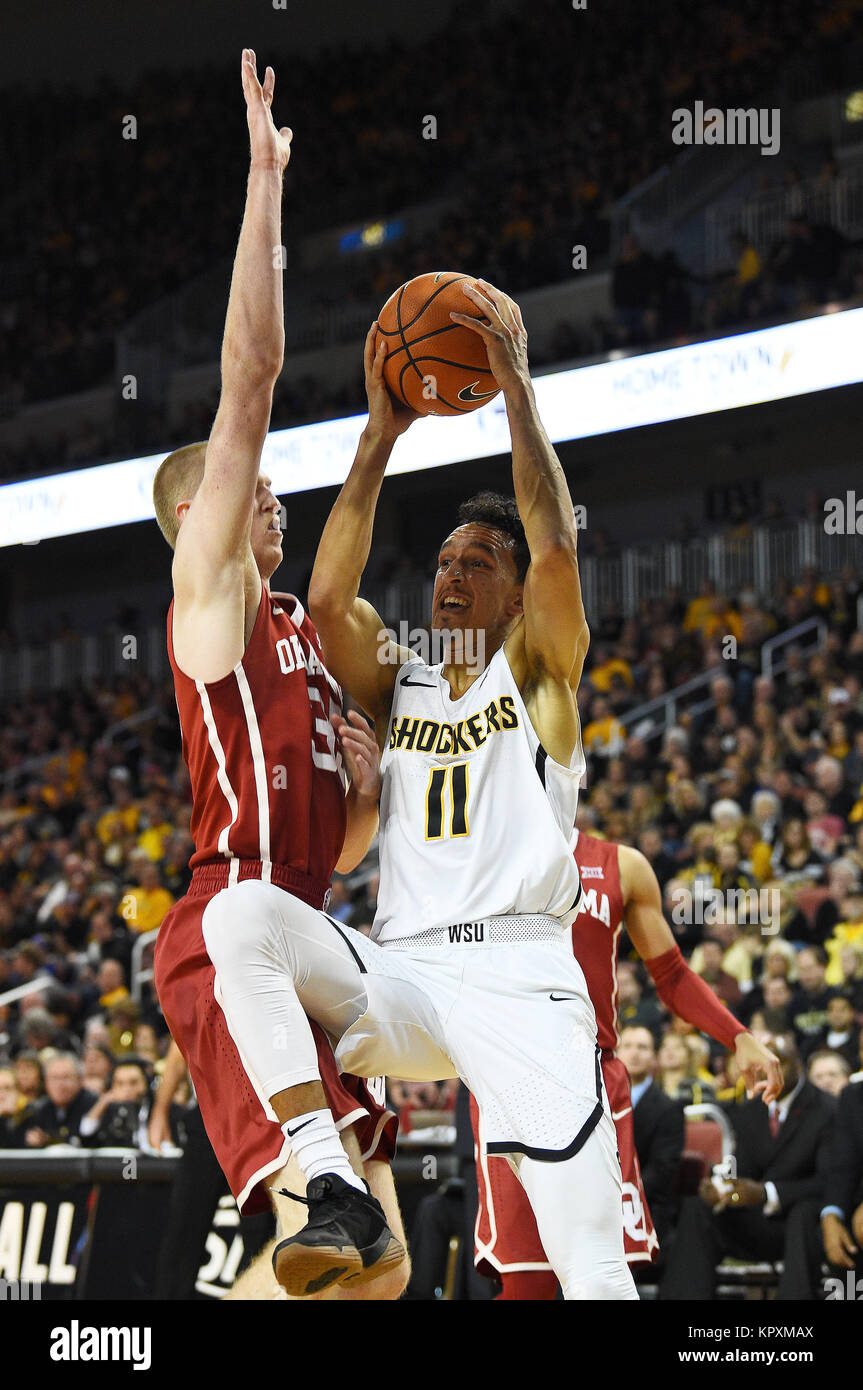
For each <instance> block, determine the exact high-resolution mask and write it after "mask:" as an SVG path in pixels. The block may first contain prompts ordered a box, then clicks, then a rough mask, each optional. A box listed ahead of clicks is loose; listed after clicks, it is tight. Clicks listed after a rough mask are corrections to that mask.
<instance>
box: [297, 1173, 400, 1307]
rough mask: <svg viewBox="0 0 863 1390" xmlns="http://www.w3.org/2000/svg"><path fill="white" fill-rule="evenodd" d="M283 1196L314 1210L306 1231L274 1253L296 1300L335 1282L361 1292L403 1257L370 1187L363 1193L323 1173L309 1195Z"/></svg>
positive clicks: (398, 1241)
mask: <svg viewBox="0 0 863 1390" xmlns="http://www.w3.org/2000/svg"><path fill="white" fill-rule="evenodd" d="M281 1195H282V1196H284V1197H292V1198H293V1199H294V1201H295V1202H305V1204H306V1206H307V1207H308V1208H309V1219H308V1222H307V1223H306V1225H305V1226H304V1227H303V1229H302V1230H301V1231H297V1234H296V1235H294V1236H288V1238H287V1240H282V1241H280V1242H279V1244H278V1245H277V1246H276V1248H275V1250H274V1251H273V1269H274V1270H275V1274H276V1278H277V1280H278V1281H279V1283H280V1284H281V1286H282V1288H283V1289H284V1290H285V1292H286V1293H288V1294H290V1295H291V1297H292V1298H306V1297H308V1295H309V1294H313V1293H320V1291H321V1290H322V1289H326V1288H328V1287H329V1285H330V1284H344V1285H346V1286H347V1287H348V1288H356V1287H357V1286H358V1285H360V1284H366V1283H368V1281H369V1280H370V1279H376V1278H377V1277H378V1275H379V1274H383V1273H384V1272H385V1271H386V1270H388V1269H392V1267H393V1266H394V1265H397V1264H398V1263H399V1261H400V1260H402V1259H404V1256H405V1249H404V1246H403V1245H402V1243H401V1241H400V1240H397V1239H396V1237H395V1236H394V1235H393V1233H392V1231H391V1230H390V1228H389V1226H388V1225H387V1222H386V1217H385V1216H384V1212H383V1208H382V1206H381V1204H380V1202H378V1201H377V1200H376V1199H375V1198H374V1197H373V1196H372V1195H371V1193H370V1192H369V1190H368V1186H366V1190H365V1192H360V1191H359V1190H358V1189H357V1188H356V1187H352V1186H351V1185H350V1183H347V1182H345V1180H344V1178H340V1177H339V1176H338V1174H337V1173H322V1174H321V1176H320V1177H318V1178H313V1179H312V1181H311V1182H310V1183H309V1185H308V1188H307V1196H305V1197H298V1196H297V1194H296V1193H295V1192H287V1191H285V1190H284V1189H281Z"/></svg>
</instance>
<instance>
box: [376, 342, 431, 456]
mask: <svg viewBox="0 0 863 1390" xmlns="http://www.w3.org/2000/svg"><path fill="white" fill-rule="evenodd" d="M377 328H378V324H377V320H375V322H374V323H373V324H372V326H371V328H370V329H369V331H368V333H367V334H366V343H365V349H364V351H363V367H364V368H365V374H366V396H367V397H368V402H369V423H368V429H369V432H370V433H371V434H373V435H375V436H377V437H378V438H380V439H383V440H387V441H391V440H395V439H398V437H399V435H400V434H404V432H405V430H406V429H408V428H409V426H410V425H412V424H413V422H414V420H419V419H420V418H421V417H420V416H419V415H418V414H417V412H416V411H415V410H411V409H410V407H409V406H407V405H403V404H402V403H401V402H400V401H395V400H393V398H392V396H391V395H390V392H389V389H388V387H387V384H386V382H385V381H384V362H385V361H386V359H387V345H386V340H385V339H384V338H381V340H380V342H379V343H378V345H377V348H375V338H376V337H377Z"/></svg>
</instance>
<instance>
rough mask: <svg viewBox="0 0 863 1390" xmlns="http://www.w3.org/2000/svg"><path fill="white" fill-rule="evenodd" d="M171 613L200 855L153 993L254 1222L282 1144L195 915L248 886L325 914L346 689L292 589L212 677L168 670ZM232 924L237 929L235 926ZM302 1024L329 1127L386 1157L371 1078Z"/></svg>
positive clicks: (260, 616) (340, 785) (267, 603)
mask: <svg viewBox="0 0 863 1390" xmlns="http://www.w3.org/2000/svg"><path fill="white" fill-rule="evenodd" d="M172 618H173V603H172V604H171V607H170V609H169V611H168V655H169V658H170V662H171V669H172V671H173V675H174V689H175V692H176V698H177V709H178V712H179V716H180V726H181V730H182V735H183V757H184V759H185V762H186V765H187V767H188V769H189V776H190V779H191V783H192V795H193V801H194V807H193V811H192V820H191V831H192V836H193V839H194V842H195V852H194V854H193V855H192V858H191V860H190V864H191V867H192V870H193V872H192V881H191V884H190V886H189V890H188V892H187V893H186V895H185V896H184V897H183V898H181V899H180V900H179V902H177V903H175V904H174V906H173V907H172V908H171V910H170V911H169V912H168V914H167V916H166V917H165V919H164V921H163V923H162V926H161V928H160V931H159V936H158V939H157V942H156V952H155V981H156V989H157V992H158V995H159V1002H160V1004H161V1006H162V1010H163V1012H164V1015H165V1019H166V1021H167V1023H168V1027H169V1028H170V1030H171V1033H172V1035H173V1037H174V1039H175V1041H176V1042H177V1044H178V1046H179V1047H180V1050H181V1051H182V1053H183V1056H184V1057H185V1059H186V1063H187V1065H188V1067H189V1071H190V1073H191V1076H192V1081H193V1083H194V1086H195V1091H196V1093H197V1097H198V1103H199V1105H200V1107H201V1115H202V1117H203V1120H204V1124H205V1125H206V1128H207V1133H208V1135H209V1137H210V1142H211V1143H212V1145H213V1148H214V1150H215V1153H216V1157H217V1158H218V1160H219V1163H220V1165H221V1167H222V1169H223V1170H224V1173H225V1176H226V1177H227V1179H228V1182H229V1183H230V1186H231V1191H232V1192H233V1194H234V1196H235V1197H236V1199H237V1202H238V1205H239V1206H240V1209H241V1210H242V1211H243V1212H244V1214H251V1213H253V1212H256V1211H263V1210H268V1209H269V1198H268V1195H267V1192H266V1189H265V1187H264V1186H263V1181H262V1180H263V1179H264V1178H266V1177H267V1176H268V1175H269V1174H270V1173H273V1172H275V1171H277V1170H278V1169H279V1168H280V1167H282V1166H283V1164H284V1162H285V1161H286V1159H287V1154H288V1149H287V1145H286V1141H285V1138H284V1135H283V1134H282V1131H281V1128H280V1127H279V1124H278V1121H277V1119H276V1116H275V1113H274V1112H273V1110H272V1108H271V1106H270V1105H269V1104H268V1100H267V1097H266V1096H265V1095H264V1094H263V1091H262V1088H261V1087H260V1084H259V1083H257V1082H256V1078H255V1077H254V1076H253V1075H252V1073H251V1071H250V1069H249V1065H248V1063H247V1061H246V1059H244V1058H243V1057H242V1056H241V1054H240V1052H239V1051H238V1049H237V1047H236V1045H235V1043H234V1040H233V1037H232V1036H231V1033H230V1030H229V1028H228V1024H227V1021H226V1019H225V1014H224V1012H223V1009H222V1007H221V1004H220V999H219V990H218V982H217V981H216V979H215V970H214V967H213V964H212V962H211V960H210V958H209V956H208V954H207V951H206V948H205V945H204V938H203V935H202V931H201V917H202V915H203V912H204V909H205V908H206V906H207V904H208V903H209V902H210V900H211V899H212V898H213V897H214V896H215V894H216V893H218V892H220V891H221V890H222V889H223V888H227V887H228V886H229V885H231V884H234V883H238V882H239V881H240V880H243V879H247V878H256V879H262V880H263V881H264V882H267V883H273V884H275V885H277V886H278V887H280V888H284V889H285V891H286V892H288V893H292V894H294V895H295V896H296V897H298V898H301V899H302V900H303V902H306V903H308V904H309V905H310V906H312V907H315V908H317V909H322V908H324V907H325V906H326V903H327V901H328V898H329V881H330V876H331V874H332V871H333V868H334V867H335V864H336V862H337V860H338V857H339V855H340V854H341V850H342V845H343V843H344V836H345V820H346V812H345V774H344V770H343V767H342V760H341V756H340V754H339V752H338V749H337V746H336V741H335V734H334V732H333V729H332V725H331V724H330V714H331V713H332V712H335V711H340V710H341V704H342V699H341V690H340V689H339V686H338V685H337V684H336V682H335V681H334V680H333V678H332V676H331V675H330V674H329V672H328V671H327V670H326V668H325V666H324V664H323V661H322V658H321V647H320V642H319V639H318V635H317V633H316V631H315V629H314V627H313V625H312V622H311V619H310V618H309V617H308V615H307V614H306V613H305V611H304V609H303V607H302V605H301V604H300V602H299V601H298V600H297V599H296V598H294V597H293V595H291V594H271V593H270V591H269V590H268V589H267V587H266V585H264V586H263V592H262V594H261V602H260V606H259V609H258V613H257V616H256V619H255V625H254V628H253V630H252V635H251V637H250V639H249V642H248V645H247V647H246V650H245V653H244V655H243V658H242V660H241V661H239V662H238V663H237V665H236V666H235V667H234V669H233V671H231V672H230V674H229V675H227V676H224V677H223V678H222V679H221V680H219V681H213V682H211V683H205V682H204V681H196V680H192V679H191V678H190V677H189V676H187V675H185V674H184V672H182V671H181V670H180V669H179V667H178V666H177V663H176V660H175V657H174V644H173V639H172ZM236 929H237V931H238V932H242V930H243V922H242V920H238V921H237V925H236ZM311 1026H312V1032H313V1034H314V1037H315V1042H316V1045H317V1049H318V1061H319V1065H320V1069H321V1078H322V1081H323V1084H324V1090H325V1093H326V1095H327V1100H328V1103H329V1105H330V1108H331V1110H332V1112H333V1116H334V1118H335V1121H336V1127H337V1128H339V1129H342V1128H345V1127H346V1126H347V1125H351V1124H353V1125H355V1126H356V1130H357V1138H358V1140H359V1143H360V1149H361V1151H362V1153H363V1157H364V1158H370V1157H376V1158H390V1157H391V1156H392V1153H393V1150H394V1147H395V1134H396V1120H395V1117H394V1116H393V1115H392V1113H391V1112H390V1111H388V1110H385V1109H384V1108H383V1105H382V1104H379V1103H378V1101H377V1100H376V1099H375V1098H374V1095H373V1093H372V1091H371V1090H370V1089H369V1088H370V1087H374V1086H375V1082H374V1081H371V1082H366V1081H362V1080H360V1079H358V1078H356V1077H344V1078H341V1077H340V1076H339V1073H338V1070H337V1068H336V1064H335V1059H334V1057H333V1054H332V1048H331V1047H330V1044H329V1041H328V1039H327V1037H326V1034H325V1033H324V1032H323V1030H322V1029H320V1028H319V1027H318V1026H317V1024H314V1023H312V1025H311ZM382 1098H383V1097H382V1096H381V1099H382Z"/></svg>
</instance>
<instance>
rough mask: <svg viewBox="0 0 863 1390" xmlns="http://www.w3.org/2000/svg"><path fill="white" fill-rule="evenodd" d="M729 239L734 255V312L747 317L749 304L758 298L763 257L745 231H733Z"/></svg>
mask: <svg viewBox="0 0 863 1390" xmlns="http://www.w3.org/2000/svg"><path fill="white" fill-rule="evenodd" d="M728 241H729V245H730V246H731V251H732V254H733V256H734V275H733V280H732V306H733V312H734V313H735V314H737V315H738V316H739V317H741V318H745V317H746V315H747V312H748V310H749V306H750V305H751V304H752V303H753V302H755V301H756V299H757V296H756V291H757V287H758V281H759V279H760V277H761V270H762V263H761V257H760V256H759V254H758V252H757V251H756V249H755V247H754V246H753V244H752V241H751V240H750V239H749V237H747V236H745V235H744V234H743V232H732V233H731V236H730V237H729V238H728Z"/></svg>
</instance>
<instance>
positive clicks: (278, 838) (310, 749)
mask: <svg viewBox="0 0 863 1390" xmlns="http://www.w3.org/2000/svg"><path fill="white" fill-rule="evenodd" d="M173 609H174V605H173V602H172V603H171V607H170V608H169V610H168V656H169V658H170V662H171V669H172V671H173V673H174V690H175V692H176V697H177V709H178V711H179V715H180V727H181V730H182V735H183V757H184V759H185V762H186V766H187V767H188V769H189V776H190V778H191V782H192V794H193V798H194V807H193V810H192V820H191V832H192V838H193V839H194V841H195V853H194V854H193V855H192V858H191V860H190V863H191V865H192V867H193V868H194V867H195V866H197V865H198V864H203V863H207V862H212V861H213V860H216V861H218V860H222V861H227V862H229V863H231V864H232V865H236V867H237V869H239V861H240V860H260V861H261V866H262V867H261V875H260V876H261V878H262V879H263V880H264V881H265V882H268V881H269V873H270V866H271V865H273V864H283V865H287V866H289V867H290V868H293V869H299V870H300V871H302V872H303V873H306V874H309V875H310V876H311V877H312V878H316V879H318V880H322V881H323V882H328V881H329V879H330V875H331V874H332V871H333V868H334V866H335V864H336V861H337V859H338V857H339V855H340V854H341V851H342V845H343V843H344V837H345V823H346V812H345V785H346V779H345V773H344V768H343V765H342V758H341V754H340V753H339V751H338V748H337V745H336V739H335V733H334V730H333V728H332V725H331V724H330V715H331V713H333V712H340V711H341V707H342V692H341V689H340V687H339V686H338V685H337V684H336V682H335V681H334V680H333V678H332V676H331V675H330V673H329V672H328V671H327V670H326V668H325V666H324V664H323V661H322V659H321V645H320V640H319V638H318V634H317V632H316V631H315V628H314V626H313V624H312V621H311V619H310V618H309V617H308V615H307V614H306V612H305V610H304V609H303V606H302V604H301V603H300V602H299V600H298V599H296V598H294V596H293V595H292V594H272V593H270V591H269V589H268V588H267V586H266V585H264V586H263V592H262V594H261V603H260V607H259V608H258V614H257V617H256V619H255V626H254V628H253V629H252V635H251V637H250V638H249V643H248V646H247V647H246V650H245V653H244V655H243V658H242V660H241V661H239V662H238V663H237V665H236V666H235V667H234V669H233V671H231V673H230V674H229V675H227V676H224V677H223V678H222V679H221V680H219V681H213V682H211V683H205V682H204V681H196V680H192V679H191V678H190V677H189V676H187V675H185V674H184V673H183V672H182V671H181V670H180V669H179V667H178V666H177V663H176V661H175V659H174V643H173V635H172V619H173ZM229 881H230V880H229Z"/></svg>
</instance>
